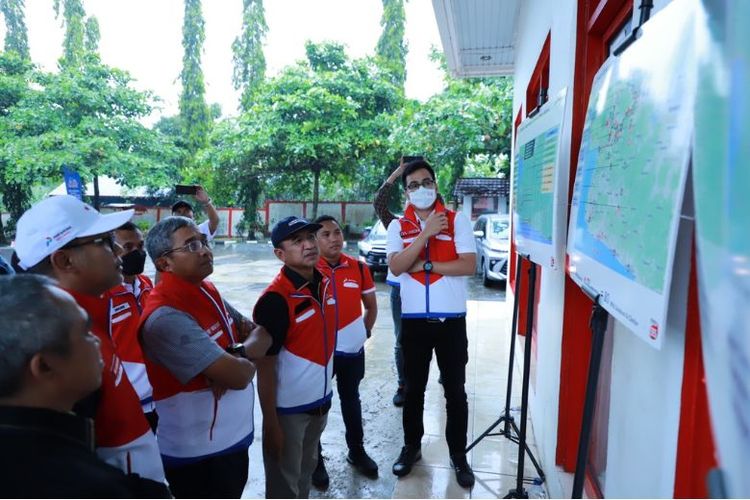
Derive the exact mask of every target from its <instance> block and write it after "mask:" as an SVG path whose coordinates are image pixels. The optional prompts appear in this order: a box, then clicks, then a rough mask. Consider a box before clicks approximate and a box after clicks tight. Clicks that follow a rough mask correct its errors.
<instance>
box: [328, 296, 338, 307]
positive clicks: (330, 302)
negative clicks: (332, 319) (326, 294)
mask: <svg viewBox="0 0 750 500" xmlns="http://www.w3.org/2000/svg"><path fill="white" fill-rule="evenodd" d="M335 303H336V299H334V298H333V297H331V298H329V299H328V300H327V301H326V304H328V305H329V306H332V305H334V304H335Z"/></svg>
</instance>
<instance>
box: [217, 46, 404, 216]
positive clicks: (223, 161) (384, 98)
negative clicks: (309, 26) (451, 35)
mask: <svg viewBox="0 0 750 500" xmlns="http://www.w3.org/2000/svg"><path fill="white" fill-rule="evenodd" d="M306 52H307V55H308V60H307V61H304V62H301V63H299V64H297V65H296V66H292V67H289V68H287V69H285V70H284V71H283V72H282V73H281V74H280V75H278V76H277V77H275V78H272V79H270V80H268V81H267V82H266V83H265V84H264V85H262V86H261V87H260V88H259V89H258V92H257V93H256V95H255V99H254V103H253V106H252V108H250V109H249V110H248V111H247V112H246V113H243V114H242V115H241V117H240V118H239V119H238V120H236V121H233V122H231V123H227V124H225V126H223V127H222V128H221V129H219V130H217V133H216V134H214V136H213V138H212V148H211V150H210V151H209V153H208V158H209V160H210V161H211V163H212V164H213V165H214V166H215V167H216V168H217V169H218V170H220V171H222V172H223V174H222V175H224V176H226V177H227V178H232V179H236V180H238V181H239V185H238V188H239V190H240V192H242V193H245V194H241V195H240V196H250V194H247V193H252V189H253V186H251V185H249V184H248V183H254V184H256V185H257V184H258V182H257V178H258V176H262V177H263V179H264V182H263V185H267V184H266V180H268V182H269V183H271V184H273V183H275V181H277V180H279V179H281V182H283V184H284V185H286V186H287V188H291V189H292V190H293V192H296V194H297V196H300V195H301V196H305V197H306V196H312V199H313V216H315V215H316V213H317V202H318V199H319V193H320V183H321V180H323V181H325V182H331V181H335V180H336V179H338V178H340V177H346V176H347V175H353V174H354V173H355V172H356V166H357V164H358V163H359V162H360V161H361V160H362V159H364V158H367V157H368V155H369V154H370V153H371V151H372V150H373V149H374V148H378V147H382V146H383V143H382V139H383V137H385V136H386V134H387V130H388V128H387V127H388V124H389V123H390V122H389V118H388V117H389V116H390V115H391V114H392V113H393V112H394V111H395V110H396V109H397V108H398V107H399V105H400V99H401V97H400V93H399V91H398V89H397V88H396V87H395V86H394V85H393V84H392V83H391V82H390V79H389V78H388V74H386V73H385V72H383V71H382V69H381V68H379V67H378V66H377V65H376V64H374V61H373V60H372V59H363V60H357V61H350V60H349V59H348V58H347V57H346V54H345V52H344V49H343V47H342V46H341V45H338V44H332V43H324V44H313V43H309V42H308V43H307V44H306ZM310 187H312V189H310Z"/></svg>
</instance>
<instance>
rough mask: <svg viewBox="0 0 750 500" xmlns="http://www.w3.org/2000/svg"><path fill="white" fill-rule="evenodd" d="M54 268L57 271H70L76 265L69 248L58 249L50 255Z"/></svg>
mask: <svg viewBox="0 0 750 500" xmlns="http://www.w3.org/2000/svg"><path fill="white" fill-rule="evenodd" d="M49 259H50V263H51V264H52V269H54V270H55V271H63V272H69V271H71V270H72V269H73V268H74V267H75V263H74V262H73V257H72V254H71V253H70V252H69V251H67V250H57V251H55V252H52V255H50V257H49Z"/></svg>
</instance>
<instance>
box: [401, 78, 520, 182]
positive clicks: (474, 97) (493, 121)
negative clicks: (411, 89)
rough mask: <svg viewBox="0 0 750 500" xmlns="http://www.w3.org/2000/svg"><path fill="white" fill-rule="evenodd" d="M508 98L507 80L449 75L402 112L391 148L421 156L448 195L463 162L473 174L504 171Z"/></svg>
mask: <svg viewBox="0 0 750 500" xmlns="http://www.w3.org/2000/svg"><path fill="white" fill-rule="evenodd" d="M512 102H513V83H512V80H511V79H510V78H488V79H482V80H453V79H449V80H448V85H447V87H446V89H445V90H444V91H443V92H442V93H440V94H437V95H435V96H433V97H432V98H430V99H429V100H428V101H427V102H426V103H424V104H419V103H415V102H412V103H410V105H408V106H405V107H404V108H403V109H402V110H401V111H400V113H399V116H398V117H397V119H396V121H397V122H398V125H397V126H396V127H394V129H393V132H392V133H391V136H390V143H391V147H392V151H393V152H398V151H410V152H412V153H415V154H424V155H425V156H426V158H427V159H428V161H430V162H431V163H434V165H435V167H436V173H437V175H438V180H439V183H440V186H441V188H442V192H443V193H444V194H450V193H452V191H453V186H454V185H455V183H456V180H457V179H458V178H459V177H461V176H462V175H463V174H464V169H465V167H466V165H467V164H471V166H472V169H473V170H474V171H476V172H494V173H495V174H499V173H500V172H505V173H507V169H508V164H507V158H508V157H509V155H510V147H511V145H510V137H511V132H512V128H511V126H512V123H513V116H512V113H513V112H512Z"/></svg>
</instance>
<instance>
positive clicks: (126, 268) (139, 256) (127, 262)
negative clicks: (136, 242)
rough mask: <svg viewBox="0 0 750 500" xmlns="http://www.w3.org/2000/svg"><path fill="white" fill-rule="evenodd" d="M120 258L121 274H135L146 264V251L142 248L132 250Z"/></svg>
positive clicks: (141, 270)
mask: <svg viewBox="0 0 750 500" xmlns="http://www.w3.org/2000/svg"><path fill="white" fill-rule="evenodd" d="M120 259H121V260H122V274H124V275H125V276H135V275H136V274H141V273H142V272H143V266H144V265H145V264H146V252H145V251H144V250H133V251H132V252H130V253H129V254H126V255H123V256H122V257H120Z"/></svg>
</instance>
